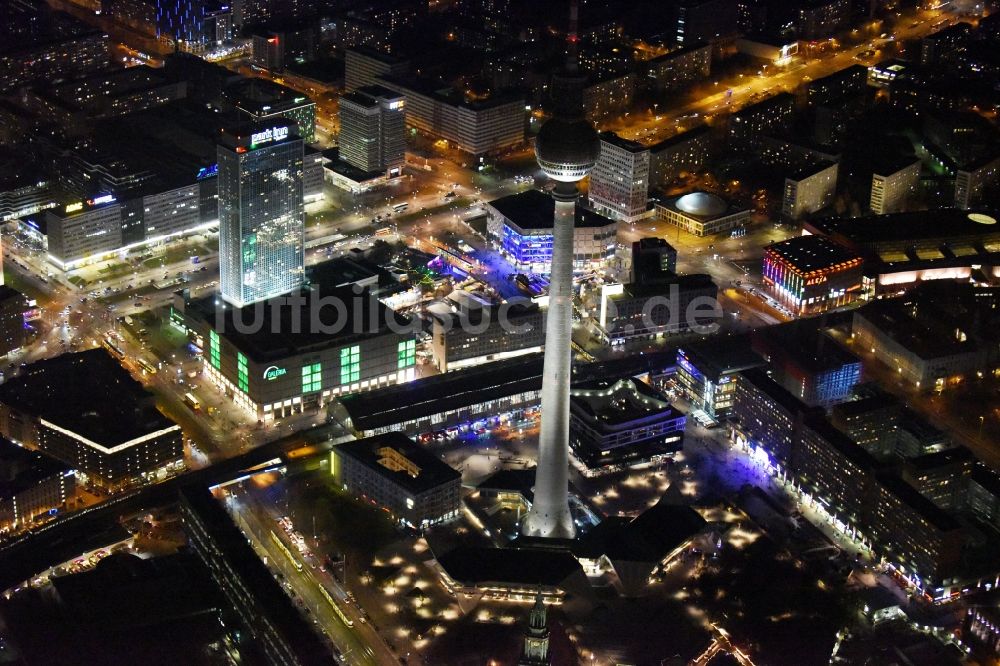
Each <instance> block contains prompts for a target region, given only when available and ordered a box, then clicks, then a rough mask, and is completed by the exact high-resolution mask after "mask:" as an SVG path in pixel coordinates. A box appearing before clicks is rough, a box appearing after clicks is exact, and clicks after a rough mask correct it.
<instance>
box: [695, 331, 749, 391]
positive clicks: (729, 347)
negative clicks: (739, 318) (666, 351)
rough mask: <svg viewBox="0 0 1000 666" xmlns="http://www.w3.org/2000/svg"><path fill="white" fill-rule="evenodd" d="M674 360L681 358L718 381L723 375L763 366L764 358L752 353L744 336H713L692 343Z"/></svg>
mask: <svg viewBox="0 0 1000 666" xmlns="http://www.w3.org/2000/svg"><path fill="white" fill-rule="evenodd" d="M677 356H678V359H680V358H681V357H684V358H686V359H687V361H688V362H689V363H691V365H693V366H694V367H695V368H697V370H698V371H699V372H700V373H702V374H703V375H705V376H706V377H708V378H710V379H711V380H712V381H718V379H719V378H720V377H722V376H723V375H728V374H732V373H734V372H742V371H744V370H749V369H750V368H759V367H761V366H763V365H764V359H763V358H761V356H760V354H758V353H757V352H755V351H754V350H753V347H752V346H751V344H750V338H749V336H746V335H727V336H716V337H713V338H705V339H702V340H696V341H694V342H691V343H690V344H686V345H684V347H683V348H682V349H678V350H677Z"/></svg>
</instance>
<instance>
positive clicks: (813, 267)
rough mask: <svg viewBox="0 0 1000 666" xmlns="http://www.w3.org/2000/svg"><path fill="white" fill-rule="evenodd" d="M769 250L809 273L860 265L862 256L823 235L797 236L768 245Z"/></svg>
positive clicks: (802, 271) (799, 269)
mask: <svg viewBox="0 0 1000 666" xmlns="http://www.w3.org/2000/svg"><path fill="white" fill-rule="evenodd" d="M766 249H767V250H769V251H770V252H773V253H774V254H776V255H778V256H779V257H781V258H782V259H783V260H785V261H786V262H787V263H788V264H790V265H791V266H792V267H793V268H795V269H797V270H798V271H799V272H801V273H804V274H806V275H808V274H809V273H813V272H815V271H822V270H828V269H836V268H844V269H846V268H850V267H851V266H850V264H852V263H855V264H856V265H858V266H860V261H861V257H859V256H858V255H856V254H855V253H853V252H851V251H849V250H847V249H845V248H844V247H843V246H841V245H838V244H837V243H834V242H833V241H831V240H828V239H826V238H824V237H822V236H795V237H794V238H789V239H788V240H784V241H781V242H779V243H774V244H772V245H768V246H767V248H766Z"/></svg>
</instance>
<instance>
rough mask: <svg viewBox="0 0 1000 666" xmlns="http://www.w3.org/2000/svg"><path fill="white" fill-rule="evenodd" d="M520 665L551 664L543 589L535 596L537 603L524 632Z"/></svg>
mask: <svg viewBox="0 0 1000 666" xmlns="http://www.w3.org/2000/svg"><path fill="white" fill-rule="evenodd" d="M517 663H518V666H549V624H548V621H547V620H546V613H545V602H544V601H542V591H541V590H539V591H538V595H537V596H536V597H535V605H534V607H532V609H531V615H530V616H529V618H528V628H527V630H526V631H525V632H524V651H523V652H522V654H521V660H520V661H519V662H517Z"/></svg>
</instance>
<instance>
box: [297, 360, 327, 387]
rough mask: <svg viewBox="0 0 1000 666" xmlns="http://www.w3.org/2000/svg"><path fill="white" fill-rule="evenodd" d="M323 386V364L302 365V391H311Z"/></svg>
mask: <svg viewBox="0 0 1000 666" xmlns="http://www.w3.org/2000/svg"><path fill="white" fill-rule="evenodd" d="M321 388H323V364H321V363H313V364H311V365H304V366H302V392H303V393H313V392H315V391H319V390H320V389H321Z"/></svg>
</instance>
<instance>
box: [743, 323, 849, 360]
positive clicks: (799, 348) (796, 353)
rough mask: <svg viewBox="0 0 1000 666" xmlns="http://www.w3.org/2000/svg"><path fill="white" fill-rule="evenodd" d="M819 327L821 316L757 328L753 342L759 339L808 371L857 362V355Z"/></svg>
mask: <svg viewBox="0 0 1000 666" xmlns="http://www.w3.org/2000/svg"><path fill="white" fill-rule="evenodd" d="M823 329H824V326H823V324H822V318H814V319H800V320H798V321H793V322H788V323H786V324H779V325H777V326H767V327H764V328H761V329H758V330H756V331H754V333H753V336H754V341H755V343H756V342H757V341H758V340H760V342H761V343H762V346H766V347H768V348H769V349H770V350H773V352H776V353H777V354H779V355H781V356H784V357H785V358H787V359H789V360H790V361H792V362H794V363H795V364H796V365H798V366H800V367H802V368H803V369H805V370H807V371H809V372H824V371H829V370H836V369H838V368H841V367H843V366H845V365H848V364H853V363H861V359H860V358H858V357H857V356H856V355H854V354H853V353H851V352H850V351H848V350H847V349H845V348H844V347H841V346H840V345H839V344H837V343H836V342H835V341H834V340H833V339H831V338H830V337H829V336H828V335H827V334H826V333H825V332H824V330H823ZM760 346H761V345H758V348H760Z"/></svg>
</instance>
